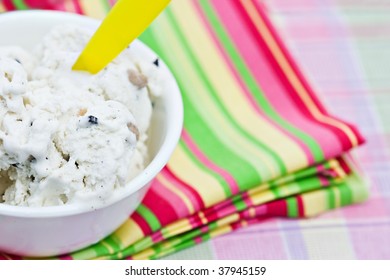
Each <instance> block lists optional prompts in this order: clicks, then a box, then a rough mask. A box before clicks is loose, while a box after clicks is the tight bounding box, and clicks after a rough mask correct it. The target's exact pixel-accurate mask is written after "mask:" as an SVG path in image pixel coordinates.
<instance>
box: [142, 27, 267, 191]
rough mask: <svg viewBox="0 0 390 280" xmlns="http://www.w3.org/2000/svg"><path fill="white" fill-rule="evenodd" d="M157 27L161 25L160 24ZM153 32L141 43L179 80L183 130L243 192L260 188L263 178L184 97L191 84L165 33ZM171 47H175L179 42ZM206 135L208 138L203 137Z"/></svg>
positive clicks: (146, 35) (144, 36)
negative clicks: (216, 132) (162, 61)
mask: <svg viewBox="0 0 390 280" xmlns="http://www.w3.org/2000/svg"><path fill="white" fill-rule="evenodd" d="M156 23H157V24H158V22H156ZM153 26H155V25H153ZM152 32H153V31H152V28H149V29H148V30H147V31H146V32H144V33H143V34H142V36H141V39H142V40H143V41H144V42H145V43H146V44H148V45H149V46H150V47H152V48H153V49H154V50H155V51H156V52H157V53H159V55H160V56H161V58H162V59H163V60H164V61H165V62H166V63H168V64H169V66H170V68H171V70H172V72H173V73H174V75H175V76H176V78H177V80H178V82H179V84H180V87H181V90H182V92H183V103H184V107H185V117H184V126H185V128H186V129H187V131H188V132H189V134H191V136H192V138H193V140H194V141H195V142H196V143H197V144H198V146H199V148H200V149H201V150H202V151H203V152H204V153H205V154H206V155H207V156H208V158H209V159H210V160H211V161H213V162H214V163H215V164H216V165H218V166H221V168H223V169H225V170H227V171H228V172H229V173H230V174H231V175H232V176H233V177H234V178H235V180H236V181H237V183H238V185H239V186H240V189H241V190H244V189H247V188H250V187H253V186H255V185H257V184H258V183H259V182H261V177H260V174H258V172H257V171H256V169H254V168H253V166H252V165H251V164H249V163H248V162H247V161H246V160H245V159H243V158H241V157H240V156H239V155H238V152H239V151H234V150H230V149H227V148H226V147H225V146H224V144H222V143H221V142H220V141H219V139H218V138H217V137H216V136H215V131H214V130H213V129H212V128H210V123H208V122H206V121H204V120H203V118H202V117H201V116H200V115H199V113H198V112H197V110H196V108H195V107H194V104H193V102H192V101H191V100H189V99H188V97H187V95H186V94H185V93H186V92H188V91H190V90H191V84H190V83H188V79H186V76H185V73H184V71H183V69H182V67H181V65H180V64H179V63H176V56H175V54H173V53H172V52H171V51H170V48H169V46H167V45H166V44H167V42H166V41H167V40H166V38H165V37H164V36H165V34H164V32H161V31H159V32H156V33H155V34H156V37H154V36H153V34H152ZM161 37H162V38H161ZM160 38H161V39H160ZM164 39H165V40H164ZM169 43H171V44H174V43H176V41H172V42H169ZM205 135H206V136H207V137H204V136H205Z"/></svg>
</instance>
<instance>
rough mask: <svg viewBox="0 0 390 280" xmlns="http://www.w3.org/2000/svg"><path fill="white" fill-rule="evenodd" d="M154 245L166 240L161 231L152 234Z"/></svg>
mask: <svg viewBox="0 0 390 280" xmlns="http://www.w3.org/2000/svg"><path fill="white" fill-rule="evenodd" d="M151 238H152V241H153V243H158V242H160V241H162V240H164V237H163V235H162V232H161V231H160V230H159V231H158V232H156V233H154V234H152V236H151Z"/></svg>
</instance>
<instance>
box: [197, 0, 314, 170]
mask: <svg viewBox="0 0 390 280" xmlns="http://www.w3.org/2000/svg"><path fill="white" fill-rule="evenodd" d="M194 5H195V7H196V9H197V11H198V13H199V16H200V17H201V18H202V21H203V24H204V26H205V28H206V29H207V30H208V33H209V34H210V36H211V37H212V38H213V41H214V44H215V46H217V48H218V50H219V52H220V54H221V55H222V57H223V58H224V60H225V63H226V64H227V65H226V66H227V68H228V69H229V70H230V72H231V73H232V75H233V76H234V78H235V79H236V81H237V82H238V84H239V85H240V87H241V89H242V93H243V94H244V96H245V97H246V99H247V102H248V103H249V105H250V106H251V107H252V108H253V109H254V110H255V112H256V113H257V114H258V115H260V116H261V117H262V119H264V120H266V121H267V122H268V123H270V124H271V125H272V126H273V127H274V128H275V129H277V130H278V131H279V132H281V133H282V134H284V135H286V136H287V137H288V138H290V139H292V140H293V141H294V142H296V143H297V144H298V146H299V147H300V148H301V149H302V150H303V152H304V153H305V155H306V157H307V160H308V162H309V164H312V163H313V162H314V158H313V155H312V153H311V152H310V149H309V148H308V147H307V146H306V144H305V143H304V142H303V141H301V140H300V139H299V138H298V137H296V136H295V135H294V134H292V133H290V132H288V131H286V130H284V129H283V128H282V127H280V126H279V124H278V123H276V122H275V121H274V120H272V119H271V118H270V117H268V116H267V115H266V114H265V113H264V111H263V109H262V108H261V107H260V106H259V104H258V103H257V101H256V100H255V98H254V97H253V95H252V94H251V92H250V90H249V89H248V87H247V86H246V85H245V83H244V81H243V80H242V79H241V77H240V75H239V73H238V71H237V69H236V68H235V66H234V65H233V62H232V61H231V60H230V58H229V55H228V54H227V53H226V51H225V50H224V48H223V46H222V44H221V42H220V41H219V40H218V38H217V37H216V35H215V33H214V31H213V30H212V28H211V26H210V24H209V23H208V21H207V19H206V18H205V16H204V14H203V12H202V8H201V7H200V4H199V2H198V1H194Z"/></svg>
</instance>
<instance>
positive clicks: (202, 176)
mask: <svg viewBox="0 0 390 280" xmlns="http://www.w3.org/2000/svg"><path fill="white" fill-rule="evenodd" d="M168 165H169V168H170V169H171V170H172V172H173V173H174V174H175V175H176V176H177V177H178V178H179V179H180V180H182V181H184V182H185V183H188V184H190V185H191V186H192V187H193V188H194V189H196V190H197V191H198V193H199V195H200V196H201V197H202V199H203V202H204V204H205V206H206V207H208V206H211V205H213V204H214V203H216V202H217V201H216V199H218V198H224V197H225V196H226V195H225V193H224V191H223V188H222V186H221V185H220V183H219V181H218V180H217V179H215V178H214V177H212V176H211V175H210V174H208V173H207V172H205V171H204V170H202V169H200V168H199V166H198V165H196V164H194V162H193V161H192V160H191V159H190V158H188V156H187V154H186V153H185V152H184V151H183V148H182V147H180V146H178V147H177V148H176V150H175V152H174V153H173V155H172V157H171V160H170V162H169V164H168Z"/></svg>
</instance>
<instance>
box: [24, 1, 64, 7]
mask: <svg viewBox="0 0 390 280" xmlns="http://www.w3.org/2000/svg"><path fill="white" fill-rule="evenodd" d="M59 2H63V1H48V0H24V3H25V4H26V5H27V6H28V7H29V8H33V9H54V8H55V7H56V5H58V3H59Z"/></svg>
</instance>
